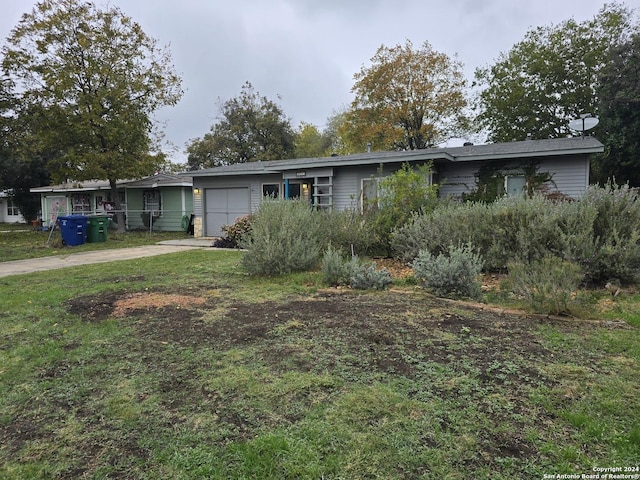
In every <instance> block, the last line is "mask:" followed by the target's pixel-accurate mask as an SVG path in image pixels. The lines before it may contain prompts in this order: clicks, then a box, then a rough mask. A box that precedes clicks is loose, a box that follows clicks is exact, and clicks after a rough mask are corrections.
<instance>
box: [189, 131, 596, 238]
mask: <svg viewBox="0 0 640 480" xmlns="http://www.w3.org/2000/svg"><path fill="white" fill-rule="evenodd" d="M603 151H604V147H603V145H602V144H601V143H600V142H599V141H598V140H597V139H595V138H593V137H577V138H561V139H549V140H526V141H519V142H508V143H494V144H487V145H469V144H467V145H465V146H462V147H445V148H434V149H425V150H412V151H403V152H374V153H361V154H355V155H348V156H332V157H325V158H305V159H293V160H276V161H269V162H250V163H242V164H234V165H226V166H221V167H215V168H210V169H203V170H198V171H193V172H188V173H184V174H181V175H184V176H187V175H188V177H190V178H192V179H193V213H194V215H195V217H194V235H195V236H196V237H202V236H204V237H216V236H220V235H222V231H221V227H222V226H223V225H229V224H232V223H233V222H234V221H235V219H236V218H238V217H240V216H243V215H246V214H249V213H252V212H254V211H256V210H257V208H258V207H259V205H260V202H261V200H262V199H263V198H264V197H267V196H275V197H280V198H301V199H304V200H306V201H308V202H309V204H310V205H311V206H313V207H314V208H318V209H335V210H343V209H346V208H362V205H363V204H364V202H366V201H367V200H370V199H372V198H375V197H376V195H377V180H378V179H379V178H382V177H384V176H387V175H390V174H391V173H393V172H395V171H396V170H398V169H400V168H401V167H402V165H403V164H405V163H406V164H409V165H411V166H419V165H424V164H430V165H432V168H431V171H432V182H433V183H437V184H439V185H440V190H439V194H440V196H443V197H447V196H450V197H455V198H463V197H465V196H467V195H470V194H473V195H479V197H480V198H482V196H483V195H485V194H486V195H493V196H494V197H495V196H500V195H519V194H522V192H524V191H525V190H527V189H528V190H533V189H535V190H538V191H544V192H546V193H549V194H556V195H558V194H559V195H563V196H569V197H574V198H577V197H580V196H581V195H582V193H584V191H585V190H586V189H587V186H588V184H589V159H590V156H591V155H592V154H597V153H601V152H603Z"/></svg>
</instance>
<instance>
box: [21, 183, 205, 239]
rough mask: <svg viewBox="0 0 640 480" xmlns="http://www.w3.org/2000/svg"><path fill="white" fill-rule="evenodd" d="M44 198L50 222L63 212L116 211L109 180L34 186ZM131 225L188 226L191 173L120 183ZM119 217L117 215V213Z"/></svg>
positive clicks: (45, 217)
mask: <svg viewBox="0 0 640 480" xmlns="http://www.w3.org/2000/svg"><path fill="white" fill-rule="evenodd" d="M30 190H31V192H32V193H39V194H40V198H41V212H42V220H43V223H44V224H45V225H50V224H51V223H52V222H54V221H55V219H56V217H58V216H61V215H92V214H107V215H109V216H110V217H111V216H112V215H113V213H114V200H115V199H113V198H111V191H110V188H109V182H107V181H106V180H103V181H89V182H77V183H67V184H62V185H51V186H47V187H37V188H32V189H30ZM118 195H119V196H120V203H121V205H122V209H123V210H124V213H125V223H126V228H127V229H138V228H140V229H143V228H144V229H147V228H149V222H150V221H151V222H152V227H153V229H154V230H164V231H180V230H185V228H186V227H185V226H184V225H185V219H186V221H187V222H188V220H189V218H190V216H191V212H192V211H193V195H192V181H191V177H188V176H178V175H172V174H165V173H159V174H156V175H152V176H149V177H145V178H142V179H140V180H134V181H121V182H119V183H118ZM113 219H114V220H115V217H113Z"/></svg>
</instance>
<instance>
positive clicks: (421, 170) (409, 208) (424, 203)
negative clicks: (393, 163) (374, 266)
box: [364, 163, 438, 255]
mask: <svg viewBox="0 0 640 480" xmlns="http://www.w3.org/2000/svg"><path fill="white" fill-rule="evenodd" d="M432 167H433V166H432V163H426V164H423V165H420V166H417V167H412V166H410V165H409V164H408V163H405V164H403V165H402V168H400V169H399V170H397V171H396V172H394V173H393V174H391V175H389V176H387V177H385V178H383V179H382V180H380V181H378V183H377V196H376V197H374V198H369V199H365V203H364V209H365V215H366V216H367V217H368V218H369V221H371V222H373V223H374V225H375V233H376V236H377V237H378V241H379V242H380V245H381V247H382V248H383V250H384V251H385V253H386V254H387V255H389V254H390V249H391V234H392V232H393V231H394V230H395V229H396V228H398V227H401V226H402V225H404V224H405V223H407V222H408V221H409V220H410V218H411V216H412V215H414V214H417V213H419V212H424V211H431V210H432V209H433V208H435V205H436V204H437V199H438V186H437V185H433V184H432V181H431V178H432Z"/></svg>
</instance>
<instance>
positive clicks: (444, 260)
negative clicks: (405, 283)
mask: <svg viewBox="0 0 640 480" xmlns="http://www.w3.org/2000/svg"><path fill="white" fill-rule="evenodd" d="M411 266H412V267H413V270H414V272H415V276H416V277H417V278H418V280H419V281H420V283H421V285H422V286H423V287H424V288H426V289H427V290H429V291H431V292H433V293H435V294H436V295H439V296H443V297H447V296H453V297H468V298H480V296H481V294H482V290H481V285H480V282H479V281H478V275H480V272H481V271H482V257H481V256H480V255H478V254H476V253H474V252H473V248H472V247H471V245H470V244H467V245H464V246H460V247H457V246H454V245H450V246H449V252H448V254H443V253H440V254H438V255H432V254H431V253H430V252H429V251H427V250H422V251H420V252H419V254H418V256H417V258H416V259H415V260H414V261H413V263H412V264H411Z"/></svg>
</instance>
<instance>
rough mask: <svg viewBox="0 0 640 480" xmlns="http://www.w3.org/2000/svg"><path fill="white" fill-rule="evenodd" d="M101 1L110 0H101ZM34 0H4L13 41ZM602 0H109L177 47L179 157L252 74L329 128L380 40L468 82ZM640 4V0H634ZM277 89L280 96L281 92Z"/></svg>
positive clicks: (172, 124) (169, 114) (173, 129)
mask: <svg viewBox="0 0 640 480" xmlns="http://www.w3.org/2000/svg"><path fill="white" fill-rule="evenodd" d="M94 2H95V3H96V4H98V5H103V4H104V1H103V0H94ZM35 3H36V2H35V1H31V0H0V6H1V9H0V11H1V12H2V13H1V14H0V35H1V36H2V39H3V40H4V39H5V38H6V37H7V36H8V35H9V33H10V31H11V29H12V28H13V27H14V26H15V25H16V24H17V23H18V21H19V20H20V17H21V15H22V14H23V13H25V12H28V11H31V8H32V7H33V5H35ZM605 3H606V2H604V1H602V0H535V1H534V0H438V1H436V0H110V4H111V5H116V6H118V7H120V9H121V10H122V11H123V12H124V13H125V14H127V15H129V16H131V17H132V18H133V19H134V20H135V21H137V22H138V23H139V24H140V25H141V26H142V28H143V30H144V31H145V32H146V33H147V34H148V35H150V36H152V37H155V38H156V39H157V40H159V42H160V44H163V45H167V44H168V45H169V46H170V50H171V52H172V56H173V62H174V65H175V68H176V71H177V72H178V73H179V74H180V75H181V76H182V79H183V89H184V91H185V93H184V96H183V98H182V100H181V101H180V103H179V104H178V105H177V106H176V107H173V108H171V109H168V110H166V111H162V112H160V114H159V115H158V117H159V119H161V120H163V121H166V122H167V125H166V130H165V131H166V133H167V137H168V139H169V140H170V141H171V142H172V143H173V144H174V145H175V147H176V148H177V152H175V153H174V155H173V158H174V160H175V161H178V162H183V161H184V160H185V158H184V149H185V144H186V143H187V142H188V141H189V140H190V139H192V138H196V137H201V136H202V135H204V134H205V133H206V132H207V131H208V130H209V128H210V126H211V125H212V124H213V123H215V122H216V119H217V116H218V113H219V112H218V108H217V104H218V103H217V100H218V99H221V100H222V101H225V100H228V99H230V98H233V97H236V96H238V95H239V94H240V90H241V87H242V85H243V84H244V83H245V82H246V81H249V82H251V83H252V84H253V86H254V88H255V89H256V90H257V91H258V92H259V93H260V94H261V95H263V96H266V97H268V98H269V99H271V100H274V101H277V102H278V103H279V104H280V106H281V107H282V109H283V110H284V112H285V114H286V115H287V116H288V117H290V118H291V122H292V125H293V126H294V127H297V126H298V125H299V123H300V122H301V121H304V122H308V123H313V124H315V125H317V126H318V127H319V128H321V129H322V128H324V125H325V123H326V120H327V118H328V117H329V116H330V115H332V113H333V112H334V111H336V110H339V109H341V108H342V107H343V106H346V105H348V104H349V103H350V101H351V99H352V94H351V87H352V86H353V75H354V73H356V72H358V71H359V70H360V68H361V67H362V66H363V65H369V60H370V58H371V57H372V56H373V55H374V54H375V52H376V50H377V49H378V47H380V45H386V46H388V47H390V46H394V45H397V44H402V43H404V42H405V40H406V39H409V40H411V42H413V45H414V47H417V46H420V45H421V44H422V43H423V42H424V41H425V40H426V41H429V42H430V43H431V45H432V46H433V48H434V49H435V50H437V51H439V52H443V53H446V54H447V55H449V56H454V55H457V56H458V59H459V60H460V61H461V62H462V63H463V64H464V69H465V73H466V76H467V78H468V80H471V79H472V77H473V72H474V70H475V69H476V68H478V67H484V66H487V65H490V64H492V63H493V62H494V61H495V60H496V59H497V58H498V56H499V54H500V53H501V52H507V51H508V50H509V49H510V48H511V47H512V46H513V45H514V44H515V43H516V42H518V41H520V40H521V39H522V38H523V37H524V35H525V33H526V32H527V31H528V30H530V29H531V28H533V27H537V26H542V25H551V24H558V23H561V22H562V21H564V20H567V19H569V18H571V17H573V18H574V19H575V20H577V21H583V20H587V19H591V18H593V16H594V15H596V14H597V12H598V11H599V10H600V9H601V8H602V7H603V5H604V4H605ZM624 3H625V4H626V5H627V6H628V7H631V8H634V9H638V7H640V0H627V1H626V2H624ZM278 96H279V97H280V99H279V100H278Z"/></svg>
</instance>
